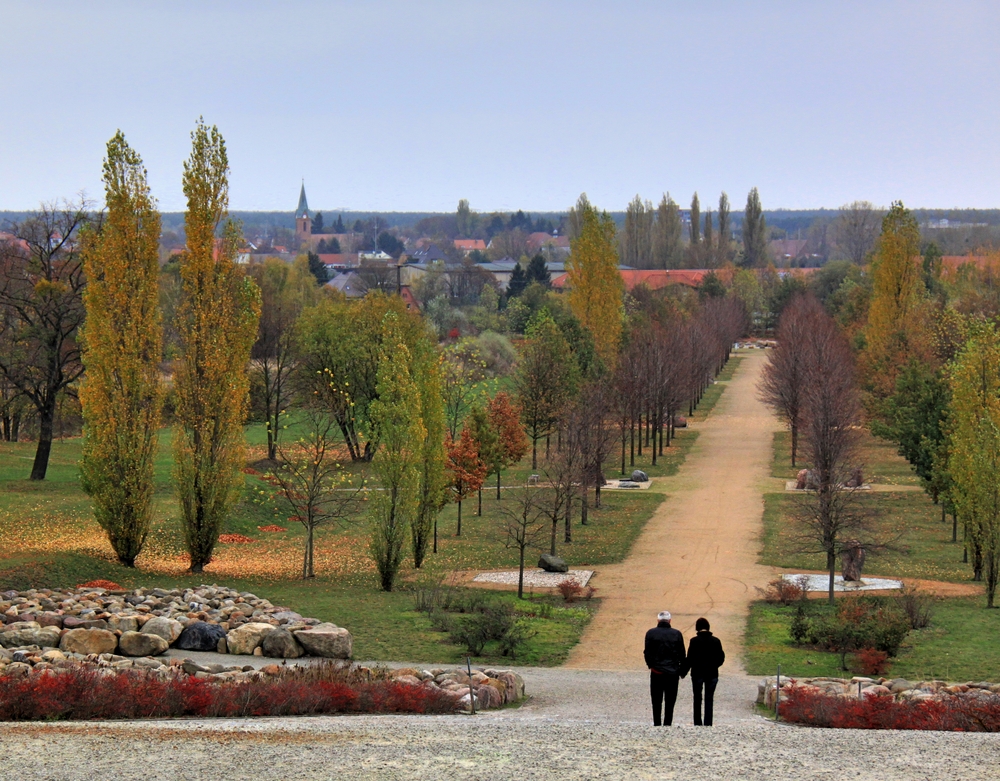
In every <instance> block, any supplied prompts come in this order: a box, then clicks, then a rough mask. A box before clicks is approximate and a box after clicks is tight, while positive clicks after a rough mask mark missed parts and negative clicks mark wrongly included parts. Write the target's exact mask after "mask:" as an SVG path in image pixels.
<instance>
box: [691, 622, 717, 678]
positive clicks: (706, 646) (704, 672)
mask: <svg viewBox="0 0 1000 781" xmlns="http://www.w3.org/2000/svg"><path fill="white" fill-rule="evenodd" d="M725 661H726V652H725V651H723V650H722V643H721V641H720V640H719V638H718V637H715V636H714V635H713V634H712V633H711V632H709V631H708V630H705V631H704V632H699V633H698V634H696V635H695V636H694V637H692V638H691V642H690V643H688V653H687V669H688V670H690V671H691V677H692V678H700V679H701V680H704V681H710V680H712V679H713V678H718V677H719V668H720V667H722V664H723V662H725Z"/></svg>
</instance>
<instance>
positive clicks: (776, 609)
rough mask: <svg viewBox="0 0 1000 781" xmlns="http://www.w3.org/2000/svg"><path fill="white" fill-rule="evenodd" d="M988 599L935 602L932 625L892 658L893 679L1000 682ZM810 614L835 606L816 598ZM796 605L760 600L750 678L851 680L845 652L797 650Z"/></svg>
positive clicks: (754, 612)
mask: <svg viewBox="0 0 1000 781" xmlns="http://www.w3.org/2000/svg"><path fill="white" fill-rule="evenodd" d="M984 605H985V598H982V599H968V598H965V599H939V600H936V601H935V606H934V612H933V615H932V617H931V624H930V626H928V627H926V628H924V629H917V630H914V631H911V632H910V634H909V635H907V638H906V640H905V641H904V642H903V646H902V648H901V649H900V652H899V655H898V656H897V657H896V658H895V659H892V660H891V661H892V666H891V668H890V671H889V677H900V678H907V679H910V680H914V681H922V680H929V679H943V680H949V681H976V680H990V681H993V680H996V678H997V669H998V666H1000V610H985V609H984ZM808 610H809V612H810V614H813V613H815V614H821V613H826V612H828V611H829V610H830V608H829V606H827V605H825V604H822V603H817V602H816V601H815V600H810V601H809V603H808ZM794 614H795V607H794V606H788V607H783V606H781V605H769V604H767V603H765V602H755V603H754V604H753V605H752V606H751V609H750V615H749V616H748V618H747V635H746V638H747V639H746V666H747V672H748V673H749V674H750V675H773V674H774V672H775V670H776V669H777V666H778V664H780V665H781V672H782V675H790V676H794V677H810V678H814V677H820V676H833V677H843V676H845V675H846V676H850V674H851V673H845V672H843V671H842V670H841V669H840V657H839V654H836V653H831V652H827V651H817V650H814V649H809V648H796V647H795V646H793V645H792V643H791V638H790V636H789V627H790V626H791V621H792V617H793V616H794Z"/></svg>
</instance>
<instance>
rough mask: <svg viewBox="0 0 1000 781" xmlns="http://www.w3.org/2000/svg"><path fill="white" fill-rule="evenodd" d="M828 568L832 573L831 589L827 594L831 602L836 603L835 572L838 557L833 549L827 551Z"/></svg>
mask: <svg viewBox="0 0 1000 781" xmlns="http://www.w3.org/2000/svg"><path fill="white" fill-rule="evenodd" d="M826 568H827V570H828V571H829V573H830V582H829V591H828V592H827V596H828V598H829V601H830V604H831V605H832V604H834V603H835V600H834V596H833V595H834V591H833V579H834V573H836V571H837V557H836V556H835V555H834V553H833V551H827V553H826Z"/></svg>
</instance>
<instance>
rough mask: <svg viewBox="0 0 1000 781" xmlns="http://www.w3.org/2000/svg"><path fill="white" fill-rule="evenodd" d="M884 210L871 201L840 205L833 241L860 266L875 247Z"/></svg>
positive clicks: (834, 224) (843, 253)
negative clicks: (877, 207)
mask: <svg viewBox="0 0 1000 781" xmlns="http://www.w3.org/2000/svg"><path fill="white" fill-rule="evenodd" d="M882 216H883V212H882V211H881V210H879V209H876V208H875V206H873V205H872V204H871V202H869V201H854V202H853V203H848V204H844V205H843V206H841V207H840V215H839V216H838V217H837V219H836V220H835V221H834V223H833V241H834V244H835V245H836V247H837V249H838V251H839V252H840V254H841V255H843V256H844V257H845V258H847V259H848V260H850V261H851V262H852V263H856V264H858V265H859V266H860V265H862V264H863V263H864V262H865V258H867V257H868V253H870V252H871V251H872V250H873V249H874V248H875V240H876V239H877V238H878V235H879V232H880V231H881V229H882Z"/></svg>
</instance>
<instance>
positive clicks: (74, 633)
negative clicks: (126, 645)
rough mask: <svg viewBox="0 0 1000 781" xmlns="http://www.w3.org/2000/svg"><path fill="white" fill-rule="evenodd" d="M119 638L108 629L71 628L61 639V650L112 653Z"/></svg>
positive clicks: (84, 652) (78, 652) (76, 652)
mask: <svg viewBox="0 0 1000 781" xmlns="http://www.w3.org/2000/svg"><path fill="white" fill-rule="evenodd" d="M117 647H118V638H117V637H115V633H114V632H109V631H108V630H107V629H70V630H68V631H66V632H65V634H63V636H62V639H61V640H60V641H59V650H61V651H69V652H70V653H74V654H111V653H114V651H115V648H117Z"/></svg>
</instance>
